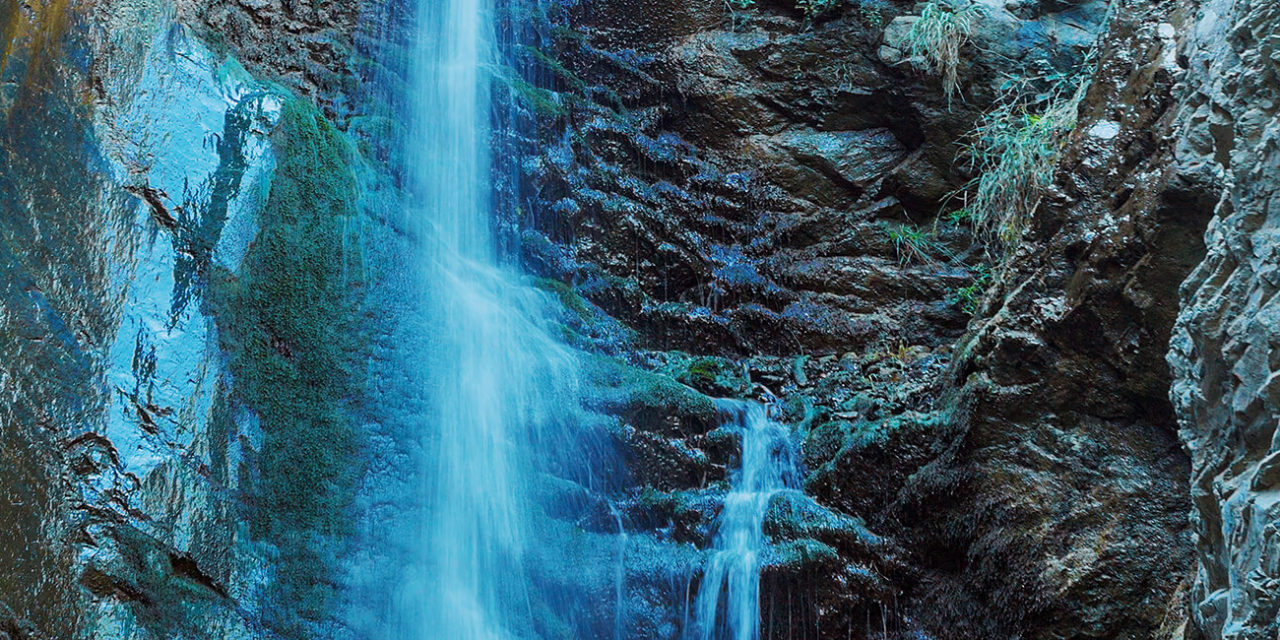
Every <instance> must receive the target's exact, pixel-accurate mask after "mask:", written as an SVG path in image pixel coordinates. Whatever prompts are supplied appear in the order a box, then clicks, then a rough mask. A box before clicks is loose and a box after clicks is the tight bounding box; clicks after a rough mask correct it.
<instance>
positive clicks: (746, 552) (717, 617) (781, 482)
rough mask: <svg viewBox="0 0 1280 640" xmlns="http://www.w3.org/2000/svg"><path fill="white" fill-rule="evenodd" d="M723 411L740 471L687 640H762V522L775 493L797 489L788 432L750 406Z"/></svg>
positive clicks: (727, 406) (726, 406)
mask: <svg viewBox="0 0 1280 640" xmlns="http://www.w3.org/2000/svg"><path fill="white" fill-rule="evenodd" d="M721 409H722V411H724V412H725V413H727V414H728V415H729V417H730V420H731V421H732V422H731V423H732V424H733V425H734V426H735V427H736V428H737V429H738V430H739V431H740V432H741V434H742V466H741V467H740V468H739V469H738V470H737V473H736V475H735V476H734V477H733V478H732V480H731V481H732V489H731V490H730V491H729V493H728V494H726V495H725V498H724V509H723V510H722V511H721V512H720V519H719V522H718V525H717V527H718V530H717V532H716V538H715V543H714V552H713V553H712V556H711V560H710V562H709V563H708V564H707V567H706V571H705V572H704V573H703V576H702V582H701V584H700V585H699V586H698V595H697V598H696V600H695V605H694V615H695V620H694V624H693V625H692V628H691V633H686V638H689V639H696V640H757V639H758V638H759V637H760V567H761V561H762V559H763V555H764V553H765V550H766V547H767V541H766V539H765V535H764V518H765V515H766V513H767V512H768V510H769V501H770V500H771V499H772V498H773V496H774V495H776V494H777V493H778V492H779V491H782V490H784V489H789V488H796V487H797V486H798V480H797V478H798V477H799V472H798V471H797V468H796V459H795V452H794V449H793V447H792V446H791V441H790V439H789V436H790V433H789V432H788V431H787V428H786V427H785V426H783V425H782V424H779V423H778V422H776V421H774V420H772V419H770V418H769V415H768V412H767V410H766V408H765V407H764V406H762V405H759V404H756V403H751V402H727V401H726V402H723V403H722V404H721Z"/></svg>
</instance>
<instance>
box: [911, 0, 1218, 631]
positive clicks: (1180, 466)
mask: <svg viewBox="0 0 1280 640" xmlns="http://www.w3.org/2000/svg"><path fill="white" fill-rule="evenodd" d="M1175 8H1176V4H1175V3H1158V2H1119V3H1117V4H1116V6H1114V7H1113V9H1112V14H1111V15H1112V19H1111V24H1110V28H1109V32H1108V33H1107V34H1106V36H1105V38H1104V40H1103V46H1102V48H1101V51H1100V52H1099V62H1098V69H1097V71H1096V73H1095V74H1094V76H1093V79H1092V86H1091V88H1090V90H1089V93H1088V94H1087V95H1086V96H1085V98H1084V100H1083V102H1082V104H1081V107H1080V115H1081V118H1080V122H1079V125H1078V128H1077V130H1076V132H1075V133H1074V134H1073V136H1072V138H1071V140H1070V142H1069V145H1068V148H1067V150H1066V151H1065V153H1064V156H1063V159H1062V160H1061V161H1060V164H1059V166H1058V167H1057V177H1056V179H1055V182H1054V186H1053V188H1052V189H1051V190H1050V192H1049V194H1048V195H1047V196H1046V199H1045V200H1044V201H1043V202H1042V203H1041V205H1040V207H1039V208H1038V209H1037V210H1036V212H1035V214H1034V216H1033V219H1032V221H1031V223H1030V227H1031V228H1030V231H1029V232H1028V233H1027V234H1025V235H1024V236H1023V237H1022V239H1021V241H1020V242H1019V244H1018V246H1017V249H1016V253H1015V254H1014V255H1013V256H1012V257H1010V258H1009V260H1008V262H1007V264H1006V266H1005V267H1004V269H1003V271H1002V272H1001V274H1000V276H999V278H998V279H997V281H996V284H995V286H994V287H993V288H992V289H991V291H989V292H988V297H987V299H986V301H985V302H984V305H983V309H982V310H981V315H982V316H983V317H982V318H980V319H979V320H977V321H976V322H974V323H972V324H971V325H970V327H969V333H968V334H967V335H966V337H965V338H964V339H963V340H962V341H961V342H960V345H959V346H958V348H957V356H956V361H955V366H954V368H953V370H952V375H953V376H954V383H955V384H956V385H957V391H958V395H957V396H956V399H955V401H956V410H957V414H956V416H955V423H954V424H953V425H952V428H954V429H956V432H955V433H954V435H952V436H950V439H949V445H948V449H947V451H946V452H945V453H944V454H943V455H942V456H940V457H939V458H937V459H935V460H934V461H932V462H930V464H929V465H928V466H926V467H925V469H924V470H922V471H921V472H920V473H918V474H917V475H916V476H915V477H914V478H913V479H912V482H911V484H910V485H909V486H908V488H907V491H906V492H905V494H904V498H905V503H904V504H905V505H906V506H907V509H906V511H905V514H904V516H903V517H904V522H905V523H907V524H908V526H910V527H912V528H913V529H915V530H916V531H917V532H918V535H920V536H921V537H920V538H916V540H918V542H916V543H915V544H917V545H922V546H924V547H925V548H932V549H935V550H936V551H934V552H933V554H931V555H932V558H931V557H930V556H922V559H925V561H926V562H928V563H930V564H931V565H932V566H931V567H930V569H929V570H928V573H927V574H926V575H927V577H926V579H925V581H926V583H927V587H926V589H925V590H924V591H923V592H922V593H921V594H920V595H919V596H918V597H922V598H926V599H927V601H929V602H930V604H935V605H936V604H938V603H940V604H941V606H940V607H939V608H937V609H932V610H931V609H930V608H922V609H921V611H922V612H923V613H922V615H925V616H937V618H936V620H937V622H936V623H934V624H935V625H936V626H935V628H941V627H942V626H943V625H946V626H949V627H950V631H949V632H947V633H945V634H941V635H944V636H945V637H956V638H962V637H1025V638H1052V637H1090V638H1116V637H1134V638H1137V637H1169V635H1170V634H1171V633H1173V631H1174V628H1175V627H1177V625H1178V620H1179V619H1181V617H1182V614H1181V613H1180V611H1181V606H1182V605H1181V602H1180V600H1179V598H1180V597H1181V591H1182V590H1183V589H1185V587H1186V585H1185V584H1183V583H1184V580H1185V579H1186V578H1187V569H1188V567H1189V566H1190V555H1189V554H1190V548H1189V545H1188V535H1189V534H1188V531H1187V517H1186V512H1187V508H1188V494H1187V489H1186V484H1185V483H1186V477H1187V474H1188V460H1187V457H1186V455H1185V453H1184V452H1183V451H1182V449H1181V446H1180V443H1179V441H1178V439H1177V428H1176V424H1175V420H1174V413H1173V408H1172V406H1171V404H1170V402H1169V401H1168V398H1167V392H1168V388H1169V384H1170V373H1169V370H1168V368H1167V367H1166V366H1165V365H1164V363H1163V356H1164V353H1165V350H1166V345H1167V344H1168V340H1169V335H1170V331H1171V328H1172V325H1173V319H1174V316H1175V314H1176V313H1177V310H1178V298H1177V290H1178V285H1179V283H1180V282H1181V281H1182V279H1183V278H1184V277H1185V276H1186V275H1187V273H1188V272H1189V271H1190V270H1191V269H1192V267H1193V266H1194V265H1195V264H1196V262H1197V261H1198V260H1199V259H1200V257H1201V256H1202V255H1203V253H1204V249H1203V244H1202V242H1201V239H1200V238H1201V234H1202V231H1203V229H1204V226H1205V225H1206V223H1207V221H1208V218H1209V217H1210V215H1211V213H1212V210H1213V204H1214V201H1215V198H1216V193H1217V189H1218V185H1217V183H1216V181H1215V179H1214V176H1213V173H1212V172H1211V171H1206V170H1204V167H1203V166H1201V165H1198V164H1196V163H1184V162H1183V159H1182V158H1181V157H1180V156H1179V154H1178V153H1176V145H1175V143H1174V140H1175V136H1174V133H1175V132H1176V130H1177V127H1178V126H1179V123H1180V120H1179V116H1180V114H1181V105H1180V101H1179V99H1178V96H1177V95H1176V93H1177V92H1176V89H1175V85H1176V83H1177V82H1178V81H1179V80H1180V79H1181V78H1182V77H1183V75H1184V73H1185V71H1184V70H1183V69H1182V68H1180V67H1179V65H1178V63H1177V55H1176V53H1177V48H1176V47H1177V44H1176V42H1175V41H1174V39H1173V37H1172V36H1173V33H1174V32H1175V31H1177V30H1179V29H1182V28H1185V27H1183V25H1181V24H1178V25H1176V26H1175V25H1174V24H1172V23H1169V22H1166V21H1174V22H1177V21H1178V20H1179V17H1178V16H1179V13H1177V12H1175V11H1174V9H1175ZM1162 23H1163V24H1162ZM944 558H945V559H944ZM934 559H936V560H937V561H938V564H936V565H933V564H932V561H933V560H934ZM1117 601H1123V602H1125V603H1126V605H1125V607H1124V609H1123V611H1121V610H1117V609H1116V608H1114V606H1113V603H1114V602H1117ZM944 621H945V622H944ZM931 626H933V625H931Z"/></svg>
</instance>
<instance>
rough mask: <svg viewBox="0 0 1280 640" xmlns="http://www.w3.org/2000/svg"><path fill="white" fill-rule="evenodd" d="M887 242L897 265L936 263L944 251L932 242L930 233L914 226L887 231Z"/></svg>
mask: <svg viewBox="0 0 1280 640" xmlns="http://www.w3.org/2000/svg"><path fill="white" fill-rule="evenodd" d="M889 240H890V241H891V242H892V243H893V251H894V253H896V254H897V255H898V263H899V264H903V265H906V264H910V263H912V262H920V263H931V262H937V261H938V257H939V256H941V255H944V254H945V253H946V250H945V249H944V248H943V247H942V246H941V245H940V244H938V242H937V241H936V240H934V235H933V233H932V232H931V231H926V230H924V229H921V228H920V227H917V226H915V225H909V224H904V225H899V226H896V227H892V228H890V229H889Z"/></svg>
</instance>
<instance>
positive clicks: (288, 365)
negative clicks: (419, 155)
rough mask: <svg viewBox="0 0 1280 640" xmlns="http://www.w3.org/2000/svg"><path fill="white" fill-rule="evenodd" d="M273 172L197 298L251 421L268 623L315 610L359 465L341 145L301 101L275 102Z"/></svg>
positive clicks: (288, 621) (354, 324)
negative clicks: (250, 225)
mask: <svg viewBox="0 0 1280 640" xmlns="http://www.w3.org/2000/svg"><path fill="white" fill-rule="evenodd" d="M275 144H276V150H277V156H278V157H277V164H276V172H275V176H274V179H273V182H272V186H271V192H270V196H269V197H268V199H267V202H266V204H265V205H264V206H263V207H262V209H261V210H260V211H259V231H258V235H257V237H256V238H255V239H254V242H253V244H252V245H251V246H250V248H249V251H248V253H247V255H246V256H245V259H244V262H243V265H242V267H241V270H240V272H239V274H236V275H232V274H230V273H227V272H225V270H224V271H222V272H221V273H219V274H218V277H217V278H216V279H215V282H214V286H213V287H212V291H211V294H212V295H211V296H210V304H211V306H212V311H213V313H214V315H215V317H216V318H217V320H218V323H219V328H220V331H219V335H220V337H221V339H222V342H223V348H224V349H225V350H226V351H227V352H228V353H229V354H230V368H231V372H232V374H233V376H234V379H235V384H236V390H237V392H238V393H239V394H240V395H241V396H242V398H243V400H244V401H245V403H246V404H247V405H248V406H250V407H252V408H253V409H254V410H255V411H256V412H257V413H258V415H259V416H260V417H261V420H262V435H263V440H262V448H261V451H259V452H258V453H257V457H256V460H255V462H256V470H255V471H256V473H255V474H254V475H252V476H251V478H252V481H253V482H252V489H251V491H252V494H253V496H252V506H251V507H250V513H249V521H250V524H251V531H252V534H253V535H254V537H255V538H260V539H265V540H268V541H270V542H272V543H274V544H275V545H276V546H277V547H278V548H279V550H280V561H279V563H278V565H277V578H276V581H275V584H274V588H276V589H277V590H279V591H280V593H279V594H277V596H276V597H275V598H274V599H275V600H276V601H279V602H288V603H290V607H289V609H290V610H289V611H288V612H274V613H275V615H274V616H273V617H274V618H276V619H274V620H271V623H272V626H274V627H276V628H277V630H279V631H282V632H288V633H291V634H296V631H297V629H298V625H299V619H305V620H318V619H320V618H322V617H323V615H324V613H325V611H326V610H327V602H328V597H329V594H330V592H331V591H332V589H331V587H329V586H328V584H327V581H328V564H329V560H330V558H331V556H332V553H333V552H332V549H333V547H334V545H335V539H336V538H338V537H340V536H342V535H343V534H344V533H347V531H348V528H349V524H348V522H349V518H347V517H346V510H347V507H348V505H349V503H350V501H351V499H352V496H353V494H354V487H355V481H356V477H357V474H358V471H359V469H358V464H357V462H356V460H357V455H356V454H357V451H358V446H357V444H358V443H357V433H356V429H355V426H354V424H353V419H352V417H351V415H350V413H349V409H348V407H347V405H348V403H349V402H350V401H351V399H352V398H354V397H356V396H357V395H358V393H359V391H360V388H361V386H362V379H363V375H362V366H363V362H364V361H365V356H364V353H365V350H366V341H365V339H364V338H363V336H362V335H361V329H360V325H359V322H358V313H359V306H360V296H361V290H362V283H361V282H360V281H359V279H358V275H357V274H359V273H361V271H360V270H359V269H358V268H355V267H354V263H355V261H356V260H358V256H357V255H352V253H353V252H354V251H358V250H356V249H351V248H349V246H348V245H349V244H352V245H354V244H357V243H354V242H348V232H347V230H346V228H347V225H348V222H349V221H350V220H352V219H353V218H354V217H355V215H356V211H355V204H354V203H355V201H356V196H357V190H356V182H355V179H354V177H353V174H352V169H351V165H350V163H351V161H352V158H353V150H352V149H351V146H350V144H349V143H348V142H347V141H346V139H345V138H344V137H343V136H342V134H341V133H340V132H339V131H338V130H337V129H335V128H334V126H333V125H332V124H331V123H329V122H328V121H327V120H326V119H325V118H324V117H323V116H322V115H321V114H320V113H319V112H318V111H317V110H316V109H315V108H314V107H312V106H311V105H310V104H308V103H305V102H303V101H300V100H294V101H291V102H289V103H287V104H286V105H285V106H284V108H283V110H282V112H281V116H280V124H279V127H278V129H277V132H276V138H275Z"/></svg>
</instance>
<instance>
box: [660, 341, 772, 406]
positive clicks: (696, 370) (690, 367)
mask: <svg viewBox="0 0 1280 640" xmlns="http://www.w3.org/2000/svg"><path fill="white" fill-rule="evenodd" d="M663 371H664V372H666V373H667V374H668V375H671V376H672V377H674V378H675V379H676V380H679V381H680V382H681V383H683V384H686V385H688V386H690V387H693V388H694V389H697V390H698V391H700V392H702V393H705V394H708V395H712V396H717V397H726V398H727V397H733V398H741V397H743V396H746V395H747V394H748V393H750V391H751V380H750V378H748V377H747V375H746V372H745V371H744V369H743V367H742V365H741V364H739V363H737V362H734V361H733V360H730V359H728V358H721V357H717V356H691V355H688V354H685V353H681V352H673V353H671V354H670V359H669V360H668V362H667V366H666V367H664V369H663Z"/></svg>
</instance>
